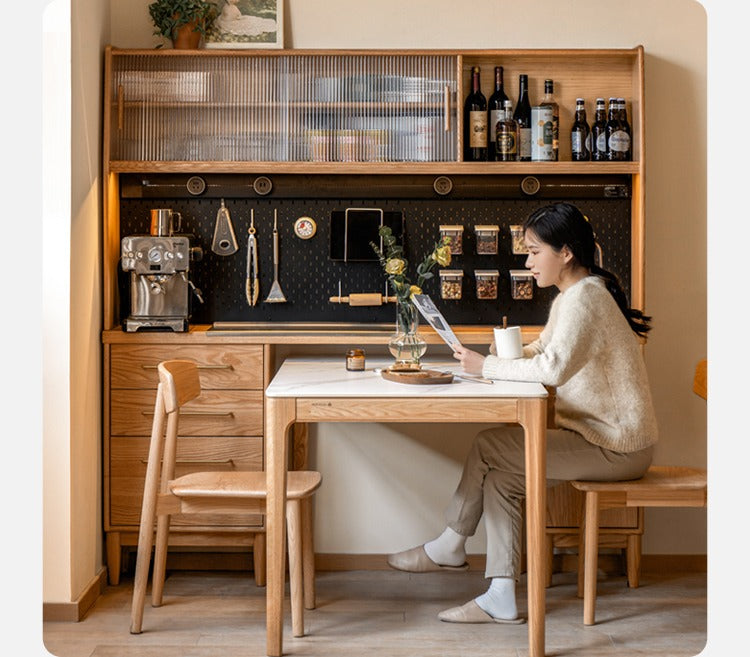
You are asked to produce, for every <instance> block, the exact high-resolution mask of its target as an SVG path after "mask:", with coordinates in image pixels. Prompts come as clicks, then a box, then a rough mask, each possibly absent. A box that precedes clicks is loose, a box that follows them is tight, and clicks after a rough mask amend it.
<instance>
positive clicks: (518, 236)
mask: <svg viewBox="0 0 750 657" xmlns="http://www.w3.org/2000/svg"><path fill="white" fill-rule="evenodd" d="M510 240H511V251H512V252H513V254H514V255H526V254H527V253H528V252H529V250H528V249H527V248H526V242H524V240H523V226H521V225H520V224H519V225H515V224H514V225H512V226H511V227H510Z"/></svg>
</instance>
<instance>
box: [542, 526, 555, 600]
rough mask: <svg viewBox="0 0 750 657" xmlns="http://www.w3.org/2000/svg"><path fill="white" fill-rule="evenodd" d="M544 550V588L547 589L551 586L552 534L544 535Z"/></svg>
mask: <svg viewBox="0 0 750 657" xmlns="http://www.w3.org/2000/svg"><path fill="white" fill-rule="evenodd" d="M544 550H545V556H546V563H545V566H546V572H545V579H546V584H545V586H546V587H547V588H549V587H550V586H552V562H553V560H554V557H555V542H554V540H553V538H552V534H550V533H546V534H545V536H544Z"/></svg>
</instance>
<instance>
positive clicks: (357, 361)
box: [346, 349, 365, 372]
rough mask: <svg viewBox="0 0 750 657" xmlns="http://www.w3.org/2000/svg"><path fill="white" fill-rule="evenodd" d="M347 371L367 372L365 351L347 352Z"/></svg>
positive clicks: (350, 350)
mask: <svg viewBox="0 0 750 657" xmlns="http://www.w3.org/2000/svg"><path fill="white" fill-rule="evenodd" d="M346 369H347V370H349V371H350V372H364V371H365V350H364V349H349V351H347V352H346Z"/></svg>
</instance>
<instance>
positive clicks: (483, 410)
mask: <svg viewBox="0 0 750 657" xmlns="http://www.w3.org/2000/svg"><path fill="white" fill-rule="evenodd" d="M392 364H393V361H392V360H390V361H388V360H387V359H382V361H377V360H374V361H369V360H368V363H367V365H368V366H367V367H366V368H365V369H364V370H363V371H349V370H347V369H346V367H345V360H344V359H343V358H336V357H327V356H311V357H303V356H300V357H291V358H287V359H286V360H284V361H283V362H282V363H281V365H280V366H279V368H278V370H277V371H276V374H275V375H274V377H273V379H272V380H271V382H270V384H269V385H268V387H267V388H266V391H265V402H264V405H265V412H264V427H265V467H266V478H267V487H268V488H267V504H266V550H267V553H266V554H267V557H266V568H267V571H266V586H267V590H266V612H267V613H266V653H267V654H268V655H269V657H280V656H281V655H282V653H283V626H284V622H283V621H284V619H283V602H284V583H285V572H284V568H285V554H286V553H285V535H284V532H285V525H286V520H285V512H286V477H287V471H288V461H289V442H290V435H291V428H292V426H293V425H294V424H295V423H296V424H304V423H320V422H350V423H355V422H376V423H377V422H383V423H397V422H415V423H433V422H434V423H451V422H452V423H510V424H519V425H521V427H523V430H524V436H525V468H526V502H525V504H526V509H525V511H526V554H527V588H528V592H527V598H528V636H529V653H528V654H529V656H530V657H543V655H544V649H545V647H544V646H545V636H544V631H545V586H546V577H545V569H546V559H545V515H546V441H547V435H546V419H547V417H546V416H547V390H546V388H545V387H544V386H543V385H542V384H541V383H533V382H519V381H502V380H492V381H489V380H486V379H481V378H478V377H471V376H465V375H463V373H462V372H461V369H460V365H458V364H457V363H456V362H455V361H453V362H452V363H451V362H448V363H446V362H434V363H433V362H430V363H424V364H423V369H429V370H431V371H439V372H448V373H452V374H454V375H455V376H453V377H452V380H451V377H442V378H441V379H440V380H441V382H440V383H430V384H414V383H403V382H400V381H394V380H389V379H386V378H384V376H383V372H384V371H386V372H388V370H389V365H392ZM437 378H440V377H437ZM446 380H450V382H449V383H446V382H445V381H446ZM410 400H414V401H419V403H404V402H405V401H407V402H408V401H410ZM323 485H325V473H323ZM352 641H354V638H352Z"/></svg>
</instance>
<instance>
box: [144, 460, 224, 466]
mask: <svg viewBox="0 0 750 657" xmlns="http://www.w3.org/2000/svg"><path fill="white" fill-rule="evenodd" d="M141 463H143V464H144V465H148V459H141ZM175 465H231V466H232V467H234V459H225V460H223V461H203V460H195V461H193V460H191V459H177V460H176V461H175Z"/></svg>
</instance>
